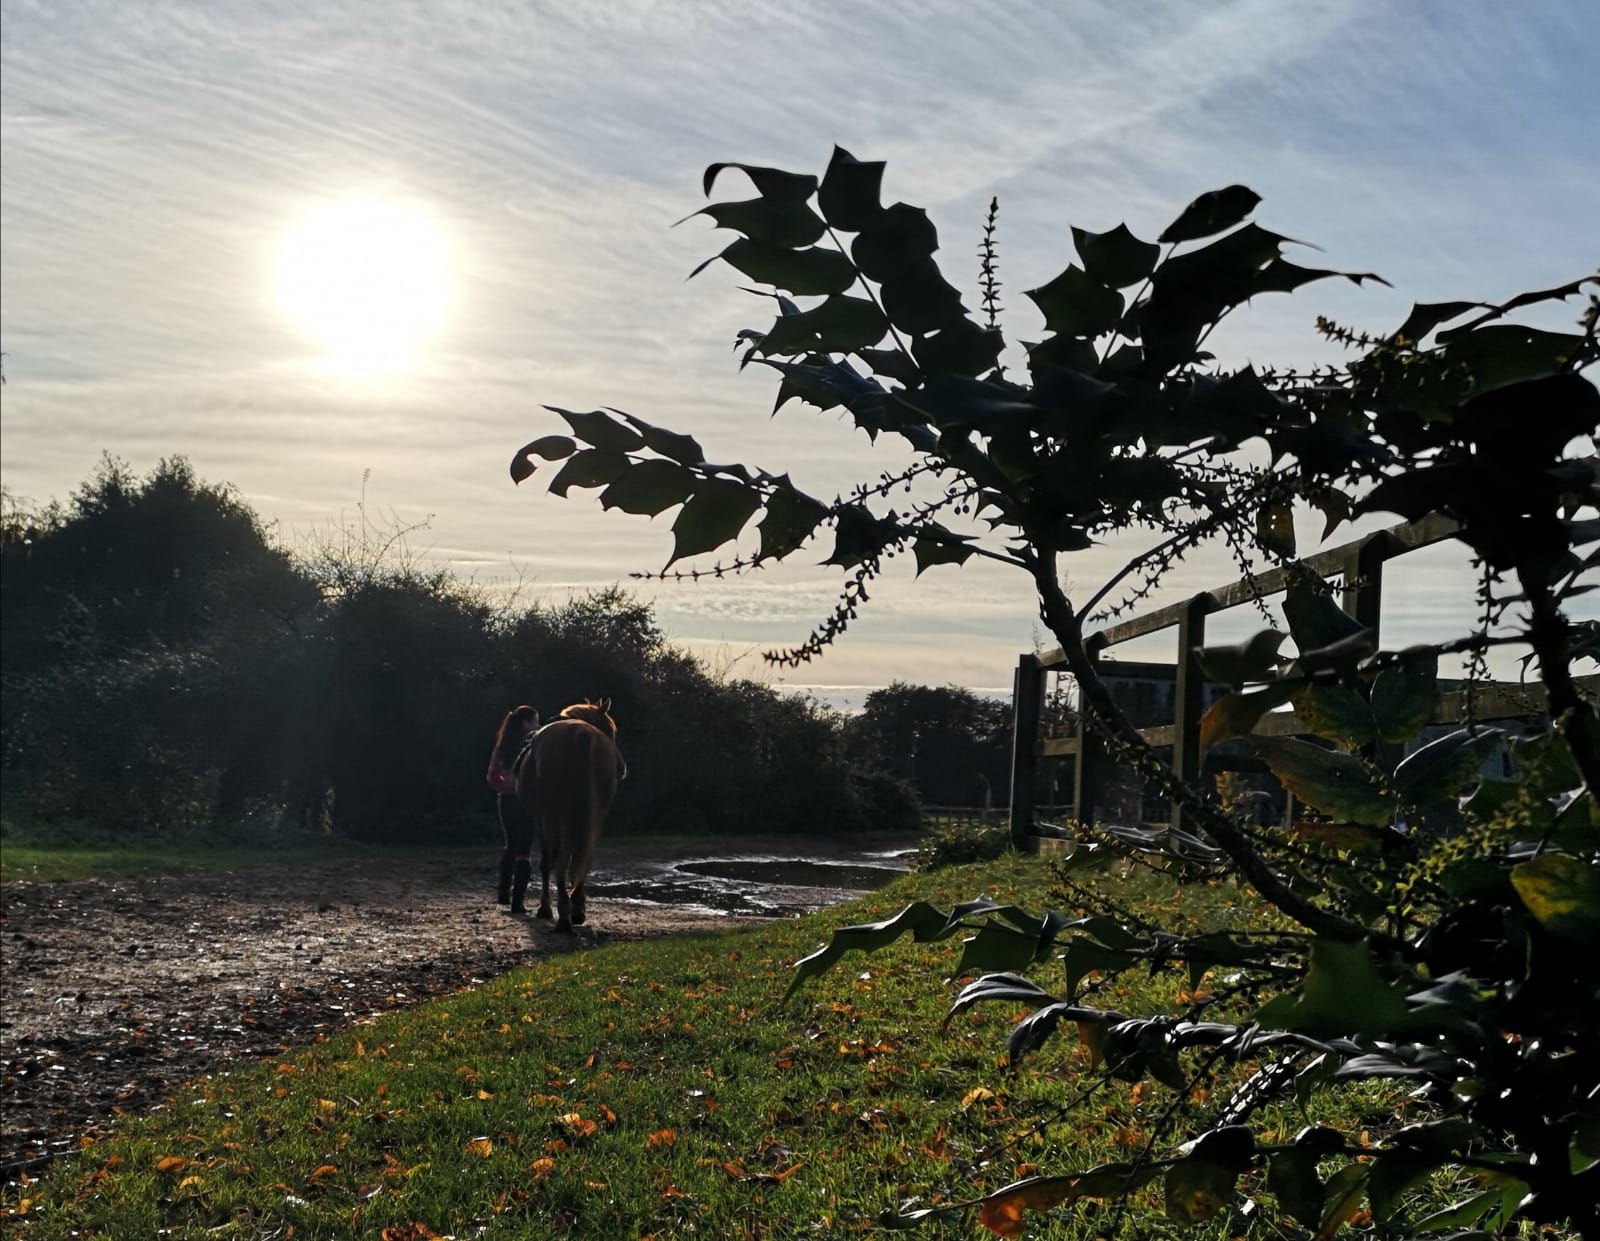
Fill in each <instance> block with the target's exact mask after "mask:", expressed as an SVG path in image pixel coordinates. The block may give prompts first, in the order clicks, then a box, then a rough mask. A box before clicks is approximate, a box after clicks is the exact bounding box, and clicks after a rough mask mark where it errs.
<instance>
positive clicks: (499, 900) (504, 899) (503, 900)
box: [494, 892, 511, 905]
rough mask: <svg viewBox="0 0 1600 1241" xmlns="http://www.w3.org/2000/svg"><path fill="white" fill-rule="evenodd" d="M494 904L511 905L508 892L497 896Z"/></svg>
mask: <svg viewBox="0 0 1600 1241" xmlns="http://www.w3.org/2000/svg"><path fill="white" fill-rule="evenodd" d="M494 903H495V904H496V905H509V904H511V894H510V893H509V892H501V893H500V894H499V895H497V896H496V897H495V898H494Z"/></svg>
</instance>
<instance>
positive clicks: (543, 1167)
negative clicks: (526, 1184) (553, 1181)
mask: <svg viewBox="0 0 1600 1241" xmlns="http://www.w3.org/2000/svg"><path fill="white" fill-rule="evenodd" d="M555 1166H556V1161H555V1160H554V1159H552V1158H550V1156H549V1155H540V1156H539V1158H537V1159H535V1160H534V1161H533V1162H532V1163H530V1164H529V1165H528V1171H529V1172H531V1173H532V1174H533V1179H534V1180H536V1181H537V1180H542V1179H543V1178H544V1177H547V1176H549V1175H550V1169H551V1168H553V1167H555Z"/></svg>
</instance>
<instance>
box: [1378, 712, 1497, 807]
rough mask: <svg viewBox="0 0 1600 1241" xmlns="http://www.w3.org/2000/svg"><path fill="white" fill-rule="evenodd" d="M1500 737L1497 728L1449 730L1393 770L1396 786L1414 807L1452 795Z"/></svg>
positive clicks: (1459, 788) (1476, 769)
mask: <svg viewBox="0 0 1600 1241" xmlns="http://www.w3.org/2000/svg"><path fill="white" fill-rule="evenodd" d="M1501 736H1502V732H1501V730H1500V729H1498V728H1484V729H1479V730H1478V732H1477V733H1476V734H1474V733H1473V732H1471V731H1470V730H1468V729H1465V728H1458V729H1456V730H1455V731H1454V732H1451V733H1446V734H1445V735H1444V736H1443V737H1439V738H1437V739H1436V740H1434V741H1430V742H1428V744H1427V745H1425V746H1423V747H1422V748H1421V749H1419V750H1416V751H1415V752H1413V753H1411V754H1408V755H1407V756H1406V757H1405V759H1404V760H1403V761H1402V762H1401V763H1400V765H1399V766H1398V767H1396V768H1395V769H1394V778H1393V784H1394V787H1395V789H1396V791H1398V792H1399V794H1400V796H1401V797H1403V798H1404V799H1405V800H1406V802H1408V803H1409V804H1411V805H1413V806H1424V805H1427V804H1428V803H1429V802H1434V801H1438V800H1439V799H1441V798H1444V797H1452V796H1454V795H1455V794H1457V793H1459V792H1460V791H1461V789H1462V786H1463V785H1465V784H1466V783H1467V782H1468V781H1469V780H1471V779H1472V777H1473V776H1474V775H1475V774H1477V771H1478V769H1479V768H1480V767H1482V766H1483V763H1484V760H1485V759H1487V758H1488V757H1489V755H1491V754H1492V753H1494V751H1495V750H1496V749H1498V748H1499V746H1500V738H1501Z"/></svg>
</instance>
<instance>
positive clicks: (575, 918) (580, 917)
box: [572, 913, 589, 926]
mask: <svg viewBox="0 0 1600 1241" xmlns="http://www.w3.org/2000/svg"><path fill="white" fill-rule="evenodd" d="M588 920H589V915H588V914H580V913H575V914H573V915H572V925H573V926H582V925H583V924H584V923H585V922H587V921H588Z"/></svg>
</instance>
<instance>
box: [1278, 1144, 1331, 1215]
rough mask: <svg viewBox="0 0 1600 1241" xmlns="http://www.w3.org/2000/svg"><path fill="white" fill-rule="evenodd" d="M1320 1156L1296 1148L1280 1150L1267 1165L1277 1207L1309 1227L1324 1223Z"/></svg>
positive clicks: (1306, 1149)
mask: <svg viewBox="0 0 1600 1241" xmlns="http://www.w3.org/2000/svg"><path fill="white" fill-rule="evenodd" d="M1317 1162H1318V1156H1317V1153H1316V1152H1315V1151H1313V1150H1311V1149H1309V1148H1303V1147H1299V1146H1296V1147H1293V1148H1291V1149H1290V1150H1286V1151H1279V1152H1278V1153H1276V1154H1275V1155H1273V1156H1272V1162H1271V1163H1269V1164H1268V1165H1267V1188H1268V1189H1270V1190H1271V1191H1272V1194H1273V1197H1275V1198H1277V1200H1278V1205H1279V1206H1280V1207H1282V1208H1283V1209H1284V1211H1286V1212H1287V1213H1288V1214H1289V1216H1290V1217H1291V1218H1293V1219H1294V1220H1295V1221H1296V1222H1297V1223H1299V1224H1301V1225H1303V1226H1304V1227H1306V1228H1315V1227H1316V1226H1317V1225H1318V1224H1319V1223H1321V1222H1322V1182H1321V1180H1319V1179H1318V1177H1317Z"/></svg>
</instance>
